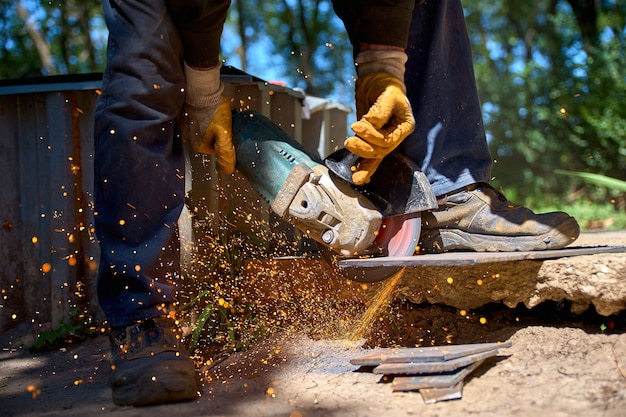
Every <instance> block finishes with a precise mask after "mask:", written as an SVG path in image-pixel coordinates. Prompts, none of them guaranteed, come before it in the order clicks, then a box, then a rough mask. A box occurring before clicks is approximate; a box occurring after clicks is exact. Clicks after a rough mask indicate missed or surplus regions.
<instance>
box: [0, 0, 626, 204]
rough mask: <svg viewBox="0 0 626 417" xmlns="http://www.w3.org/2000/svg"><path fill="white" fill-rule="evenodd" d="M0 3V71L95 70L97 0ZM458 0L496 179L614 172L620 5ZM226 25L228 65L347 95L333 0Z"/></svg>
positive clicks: (529, 187)
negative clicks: (564, 172)
mask: <svg viewBox="0 0 626 417" xmlns="http://www.w3.org/2000/svg"><path fill="white" fill-rule="evenodd" d="M18 6H22V8H23V10H25V11H26V15H27V16H26V17H24V13H18ZM0 7H1V8H2V10H3V11H4V12H5V13H3V14H2V15H1V16H0V78H19V77H25V76H33V75H47V74H56V73H59V74H65V73H77V72H91V71H101V70H102V69H103V66H104V56H105V38H106V28H105V27H104V22H103V18H102V12H101V6H100V1H99V0H85V1H78V0H68V1H63V2H36V1H33V0H20V1H17V2H14V1H8V0H0ZM464 7H465V14H466V21H467V26H468V33H469V35H470V40H471V43H472V48H473V51H474V62H475V71H476V78H477V83H478V90H479V93H480V95H481V98H482V102H483V112H484V118H485V128H486V131H487V135H488V140H489V144H490V148H491V151H492V154H493V157H494V160H495V161H496V163H495V164H494V169H493V175H494V178H495V181H494V182H495V185H496V186H502V187H506V188H507V190H514V191H515V193H516V194H519V195H520V196H522V195H523V196H532V195H544V194H554V195H559V196H565V195H568V194H569V193H571V192H573V191H574V190H575V187H576V182H569V181H562V178H561V177H559V176H555V175H553V171H554V170H555V169H562V170H569V171H580V172H582V171H592V172H601V173H603V174H604V175H608V176H612V177H620V176H621V175H623V172H626V140H625V139H626V106H624V105H623V103H624V102H626V75H625V74H626V73H625V72H624V71H623V68H625V67H626V54H625V53H624V51H625V50H626V3H624V2H621V1H616V0H603V1H593V0H537V1H533V2H523V1H514V0H505V1H499V2H464ZM225 33H226V35H227V36H225V37H223V39H222V43H223V47H222V49H223V54H224V58H225V60H226V63H227V64H229V63H232V64H234V65H236V66H239V67H241V68H242V69H244V70H246V71H248V72H250V73H252V74H254V75H256V76H258V77H260V78H264V79H270V80H273V79H279V80H281V81H285V82H286V84H287V85H289V86H292V87H297V88H302V89H304V90H305V91H306V92H307V93H308V94H311V95H318V96H322V97H329V98H335V99H338V100H340V101H343V102H344V103H346V104H349V105H351V104H353V91H352V88H353V83H352V77H353V76H354V67H353V63H352V48H351V45H350V43H349V40H348V38H347V36H346V33H345V30H344V28H343V25H342V23H341V21H340V20H339V19H338V18H337V17H336V16H335V15H334V12H333V10H332V3H331V1H330V0H270V1H265V2H252V1H251V0H235V1H233V4H232V6H231V10H230V12H229V19H228V21H227V22H226V26H225ZM37 36H39V37H40V38H41V39H42V40H43V48H42V47H41V45H40V47H39V48H38V47H36V46H37V45H38V44H37V42H36V41H35V40H36V39H37ZM46 53H47V54H48V58H49V60H46Z"/></svg>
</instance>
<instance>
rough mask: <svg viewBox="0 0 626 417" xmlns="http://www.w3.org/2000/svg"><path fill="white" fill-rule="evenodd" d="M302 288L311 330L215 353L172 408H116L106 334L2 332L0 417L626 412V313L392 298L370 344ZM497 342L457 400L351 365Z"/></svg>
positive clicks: (337, 308) (372, 327)
mask: <svg viewBox="0 0 626 417" xmlns="http://www.w3.org/2000/svg"><path fill="white" fill-rule="evenodd" d="M283 291H294V290H293V289H290V290H289V289H287V290H284V289H283ZM299 293H300V295H301V297H303V299H307V300H310V301H311V303H313V304H317V305H318V307H319V306H322V308H321V309H319V308H316V309H313V310H311V311H304V310H302V309H301V313H302V314H304V315H308V320H307V322H308V323H310V322H311V321H312V320H311V315H316V316H315V320H313V321H314V322H315V323H317V324H316V326H314V327H309V326H301V327H298V325H297V324H296V325H295V326H291V327H290V329H291V330H284V331H276V332H274V333H271V334H269V335H267V336H266V337H264V338H261V339H259V340H258V341H257V342H256V343H253V344H251V345H250V346H249V348H248V349H247V350H245V351H241V352H236V353H231V354H229V355H225V354H221V355H217V356H216V357H215V358H213V359H214V360H213V361H212V362H210V363H208V362H207V363H205V365H203V366H200V367H199V369H198V380H199V387H200V388H199V397H198V398H197V399H196V400H194V401H190V402H184V403H177V404H169V405H161V406H153V407H142V408H135V407H118V406H115V405H114V404H113V403H112V401H111V399H110V388H109V386H108V376H109V362H108V355H109V347H108V340H107V338H106V337H105V336H97V337H93V338H90V339H88V340H86V341H84V342H82V343H79V344H75V345H70V346H67V347H65V348H61V349H57V350H55V351H53V352H48V353H39V354H32V353H29V351H28V349H27V348H25V347H24V346H27V345H28V344H29V342H32V340H29V336H23V335H24V329H14V331H12V332H11V333H9V334H2V335H0V342H1V344H2V347H3V350H2V352H1V353H0V404H1V405H0V416H56V415H59V416H61V415H62V416H85V415H96V414H100V415H107V414H114V415H117V416H137V417H143V416H152V415H154V414H171V415H176V416H200V415H201V416H233V417H234V416H288V417H299V416H304V417H313V416H320V417H321V416H342V417H343V416H359V417H364V416H372V417H374V416H404V415H406V416H411V415H419V416H424V417H435V416H444V415H445V416H468V415H480V416H500V417H508V416H536V415H550V416H554V417H559V416H568V417H569V416H573V415H581V416H607V417H623V416H624V415H625V412H624V410H626V312H622V313H620V314H617V315H614V316H611V317H603V316H600V315H598V314H596V313H595V312H594V311H593V309H591V310H589V311H587V312H586V313H584V314H581V315H574V314H572V313H571V312H570V309H569V307H570V306H569V305H567V303H557V302H551V303H544V304H542V305H540V306H538V307H535V308H533V309H531V310H528V309H526V308H524V307H518V308H513V309H511V308H506V307H504V306H503V305H500V304H498V305H487V306H485V307H483V308H481V309H478V310H473V311H460V310H458V309H456V308H453V307H448V306H443V305H430V304H420V305H415V304H411V303H409V302H406V301H403V300H395V301H394V302H392V303H391V305H388V306H385V307H384V308H383V309H382V311H381V312H379V314H377V315H376V317H375V319H374V320H373V321H368V322H367V323H368V324H369V325H368V328H367V331H366V332H364V335H365V337H364V338H362V339H360V340H351V339H350V338H349V337H348V335H349V334H354V332H353V330H354V329H353V328H352V327H354V325H355V322H353V321H352V322H351V321H349V320H347V319H346V316H350V315H352V313H350V312H346V311H347V310H349V309H350V308H352V307H351V305H350V304H333V301H332V299H331V300H328V299H324V297H323V296H320V294H317V296H316V293H315V292H311V291H309V290H307V291H304V290H301V289H300V290H299ZM316 297H317V298H316ZM363 307H364V306H360V308H361V310H359V311H361V312H362V311H363ZM300 308H301V307H300ZM295 311H297V310H296V309H294V310H288V311H287V314H291V315H293V314H295ZM341 312H343V313H345V315H342V314H339V313H341ZM331 329H333V330H334V331H329V330H331ZM294 330H295V331H294ZM322 330H323V331H322ZM496 341H502V342H504V341H510V342H511V343H512V347H511V348H508V349H501V350H500V354H499V356H498V357H496V358H492V359H490V360H488V361H486V362H485V363H483V365H482V366H481V367H480V368H478V369H477V370H476V371H474V372H473V373H472V374H471V376H470V377H469V378H468V379H466V381H465V382H466V383H465V386H464V388H463V396H462V399H460V400H453V401H446V402H438V403H435V404H426V403H425V402H424V401H423V399H422V397H421V395H420V394H419V393H418V392H393V390H392V386H391V384H390V383H389V382H390V379H384V378H382V377H381V376H380V375H376V374H373V373H371V372H369V371H367V370H362V369H359V368H358V367H357V366H354V365H351V364H350V360H351V359H354V358H356V357H359V356H362V355H364V354H365V353H369V352H371V351H372V350H373V349H380V348H384V347H387V346H415V345H416V344H419V345H422V346H431V345H438V346H441V345H446V344H465V343H481V342H496Z"/></svg>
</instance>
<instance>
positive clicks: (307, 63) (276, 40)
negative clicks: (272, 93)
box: [227, 0, 354, 101]
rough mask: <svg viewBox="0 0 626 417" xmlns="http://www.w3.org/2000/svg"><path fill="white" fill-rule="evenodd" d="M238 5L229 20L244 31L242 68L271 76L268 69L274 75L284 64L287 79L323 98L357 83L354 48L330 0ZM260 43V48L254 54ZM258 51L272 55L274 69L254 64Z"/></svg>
mask: <svg viewBox="0 0 626 417" xmlns="http://www.w3.org/2000/svg"><path fill="white" fill-rule="evenodd" d="M234 3H235V8H236V10H237V14H236V15H235V17H234V18H233V17H232V16H233V13H232V10H231V20H230V22H231V24H236V25H237V26H238V29H239V30H238V34H239V38H240V39H241V43H240V45H241V48H239V49H238V50H237V52H238V55H239V57H240V60H241V68H242V69H249V70H250V72H252V73H254V74H255V75H257V76H259V77H261V78H267V77H266V76H265V75H264V74H265V73H272V75H274V74H275V73H276V69H277V68H280V69H281V70H280V71H279V73H280V74H279V76H280V78H281V80H282V81H285V82H286V83H287V84H288V85H291V86H293V87H297V88H301V89H303V90H305V91H306V92H307V93H308V94H311V95H316V96H322V97H326V96H329V95H331V94H333V93H335V94H336V93H337V91H338V90H339V91H342V90H344V87H345V86H346V85H348V84H350V83H351V82H352V77H353V72H354V66H353V62H352V46H351V45H350V41H349V39H348V37H347V35H346V33H345V29H344V27H343V23H342V22H341V21H340V20H339V19H338V18H337V16H336V15H335V13H334V11H333V8H332V3H331V1H330V0H268V1H264V2H257V1H254V0H234ZM234 20H236V21H234ZM255 46H257V47H259V48H260V49H261V51H260V52H255V50H254V48H255ZM259 54H265V55H266V56H267V57H271V61H272V64H271V68H266V66H264V65H261V66H257V65H255V62H254V60H255V59H258V58H260V57H259ZM227 58H228V57H227ZM274 77H275V75H274ZM351 95H352V93H351ZM351 95H350V97H349V101H351V100H352V97H351Z"/></svg>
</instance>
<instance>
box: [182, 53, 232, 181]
mask: <svg viewBox="0 0 626 417" xmlns="http://www.w3.org/2000/svg"><path fill="white" fill-rule="evenodd" d="M219 74H220V68H219V66H217V67H215V68H212V69H209V70H196V69H193V68H191V67H189V66H187V65H186V64H185V77H186V94H185V104H184V107H183V112H182V118H181V122H180V124H181V135H182V138H183V140H184V141H185V142H187V143H189V144H190V145H191V147H192V149H193V150H194V151H196V152H201V153H206V154H215V155H216V157H217V163H218V164H219V167H220V170H221V171H223V172H224V173H226V174H232V173H233V172H234V171H235V162H236V156H235V146H234V145H233V132H232V130H233V128H232V126H233V123H232V113H231V109H230V100H229V99H228V97H227V96H226V95H225V94H223V91H224V85H223V84H222V83H221V81H220V78H219Z"/></svg>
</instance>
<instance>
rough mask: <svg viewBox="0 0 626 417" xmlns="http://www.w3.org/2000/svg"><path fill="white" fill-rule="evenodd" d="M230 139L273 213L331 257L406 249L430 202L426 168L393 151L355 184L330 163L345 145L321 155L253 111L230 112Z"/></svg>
mask: <svg viewBox="0 0 626 417" xmlns="http://www.w3.org/2000/svg"><path fill="white" fill-rule="evenodd" d="M233 143H234V145H235V150H236V154H237V165H236V167H237V170H238V171H239V172H240V173H242V174H243V175H244V176H245V177H246V178H247V180H248V181H249V182H250V184H251V185H252V186H253V187H254V188H255V189H256V190H257V191H258V192H259V193H260V194H261V195H262V196H263V197H264V198H265V199H266V200H267V201H268V202H269V203H270V206H271V209H272V211H273V212H275V213H276V214H277V215H278V216H280V217H281V218H283V219H284V220H286V221H287V222H289V223H291V224H293V225H294V226H295V227H296V228H298V229H299V230H300V231H302V232H303V233H304V234H306V235H308V236H309V237H311V238H312V239H314V240H315V241H316V242H317V243H318V247H319V248H320V252H321V254H322V256H323V258H324V259H325V260H326V261H327V262H329V263H331V264H332V263H334V262H333V261H334V259H333V258H334V257H336V256H337V257H356V256H408V255H412V254H413V252H414V250H415V246H416V244H417V240H418V238H419V233H420V230H421V222H420V213H421V212H422V211H425V210H430V209H433V208H436V207H437V201H436V198H435V196H434V195H433V193H432V190H431V189H430V184H429V182H428V180H427V179H426V177H425V175H424V174H423V173H422V172H420V171H419V169H417V167H416V166H415V164H413V163H412V162H411V161H410V160H408V159H407V158H406V157H404V156H403V155H401V154H399V153H396V152H393V153H392V154H390V155H388V156H387V157H386V158H385V159H384V160H383V162H382V163H381V165H380V167H379V168H378V170H377V172H376V174H374V176H373V177H372V179H371V181H370V183H368V184H366V185H364V186H356V185H353V184H351V183H349V182H348V181H346V180H344V179H342V178H341V177H340V176H339V175H337V174H335V173H334V172H333V167H334V165H336V164H333V163H332V162H333V161H335V160H339V159H344V158H345V152H347V151H346V150H345V149H341V150H339V151H337V152H336V153H334V154H332V155H330V156H329V157H328V158H327V160H325V161H320V160H319V158H317V157H316V156H314V155H313V154H312V153H310V152H308V151H307V150H305V149H304V147H302V145H300V144H299V143H298V142H296V141H295V140H294V139H292V138H291V137H289V135H287V134H286V133H285V132H284V131H283V130H282V129H281V128H280V127H278V126H277V125H275V124H274V123H272V122H271V121H270V120H269V119H268V118H267V117H265V116H263V115H261V114H260V113H256V112H254V111H244V112H240V113H235V114H233ZM326 162H328V164H326ZM327 165H328V166H327ZM329 167H330V168H331V169H329ZM352 272H353V275H352V276H350V278H351V279H355V280H357V281H367V282H372V281H379V280H381V279H384V278H386V277H388V276H390V275H391V274H392V273H393V271H391V270H389V269H384V270H382V271H374V270H367V271H365V272H364V271H356V273H354V271H352Z"/></svg>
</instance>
